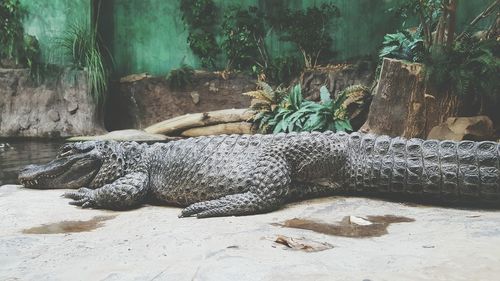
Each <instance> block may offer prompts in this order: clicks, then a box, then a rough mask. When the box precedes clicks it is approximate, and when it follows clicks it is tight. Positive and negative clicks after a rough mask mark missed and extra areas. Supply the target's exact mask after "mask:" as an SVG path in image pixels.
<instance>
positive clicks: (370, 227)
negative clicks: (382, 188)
mask: <svg viewBox="0 0 500 281" xmlns="http://www.w3.org/2000/svg"><path fill="white" fill-rule="evenodd" d="M353 218H357V217H352V216H346V217H344V218H343V219H342V221H340V222H337V223H334V224H331V223H324V222H318V221H314V220H307V219H298V218H294V219H291V220H286V221H285V222H283V223H282V224H277V223H274V224H272V225H276V226H282V227H290V228H299V229H307V230H312V231H315V232H318V233H323V234H328V235H334V236H342V237H352V238H369V237H379V236H382V235H385V234H387V233H388V232H387V227H388V226H389V225H390V224H392V223H402V222H414V221H415V220H414V219H412V218H407V217H400V216H393V215H385V216H367V217H366V219H363V218H358V220H359V219H361V220H364V221H365V222H366V223H363V224H359V223H357V220H354V219H353Z"/></svg>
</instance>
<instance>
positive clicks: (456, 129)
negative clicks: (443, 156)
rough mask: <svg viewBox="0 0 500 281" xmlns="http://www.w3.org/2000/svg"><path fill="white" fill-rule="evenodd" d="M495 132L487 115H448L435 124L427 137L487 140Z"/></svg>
mask: <svg viewBox="0 0 500 281" xmlns="http://www.w3.org/2000/svg"><path fill="white" fill-rule="evenodd" d="M494 134H495V130H494V127H493V122H492V121H491V119H490V118H489V117H488V116H474V117H450V118H448V119H447V120H446V122H444V123H442V124H440V125H438V126H435V127H434V128H432V130H431V131H430V132H429V135H428V136H427V138H428V139H438V140H456V141H460V140H476V141H478V140H488V139H492V138H493V136H494Z"/></svg>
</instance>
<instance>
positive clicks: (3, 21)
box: [0, 0, 25, 64]
mask: <svg viewBox="0 0 500 281" xmlns="http://www.w3.org/2000/svg"><path fill="white" fill-rule="evenodd" d="M24 14H25V10H24V9H23V8H22V7H21V3H20V2H19V0H2V1H1V2H0V58H5V59H9V60H14V61H15V63H16V64H19V63H20V60H21V58H22V57H23V49H24V47H23V45H24V29H23V25H22V22H21V20H22V18H23V16H24Z"/></svg>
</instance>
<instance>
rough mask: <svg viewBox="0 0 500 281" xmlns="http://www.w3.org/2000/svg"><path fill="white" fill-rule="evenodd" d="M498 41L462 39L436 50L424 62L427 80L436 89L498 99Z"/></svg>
mask: <svg viewBox="0 0 500 281" xmlns="http://www.w3.org/2000/svg"><path fill="white" fill-rule="evenodd" d="M498 54H500V42H499V41H497V40H496V39H494V38H493V39H487V40H482V41H480V40H477V39H474V38H471V37H469V38H464V39H463V40H460V41H458V42H455V43H454V45H453V46H452V48H451V49H449V50H447V49H441V50H435V51H434V52H432V53H431V54H430V56H429V59H428V60H427V61H426V77H427V81H428V82H429V83H430V85H432V86H433V87H435V88H436V89H437V90H439V91H448V90H451V91H452V92H453V93H455V94H458V95H461V96H463V95H467V94H475V95H480V96H483V97H484V96H489V97H490V98H492V99H497V98H498V97H497V96H498V89H500V82H499V80H498V73H500V59H499V57H498Z"/></svg>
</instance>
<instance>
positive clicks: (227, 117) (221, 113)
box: [144, 109, 255, 135]
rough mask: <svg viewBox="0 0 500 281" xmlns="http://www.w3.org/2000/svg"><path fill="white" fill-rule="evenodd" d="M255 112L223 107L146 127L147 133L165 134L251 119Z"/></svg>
mask: <svg viewBox="0 0 500 281" xmlns="http://www.w3.org/2000/svg"><path fill="white" fill-rule="evenodd" d="M254 114H255V113H254V112H253V111H251V110H248V109H223V110H217V111H210V112H204V113H193V114H185V115H182V116H178V117H175V118H172V119H168V120H165V121H162V122H159V123H156V124H154V125H151V126H149V127H147V128H146V129H144V131H146V132H147V133H152V134H165V135H168V134H170V133H172V132H176V131H183V130H187V129H190V128H195V127H203V126H209V125H215V124H221V123H231V122H242V121H248V120H250V119H251V118H252V117H253V115H254Z"/></svg>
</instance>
